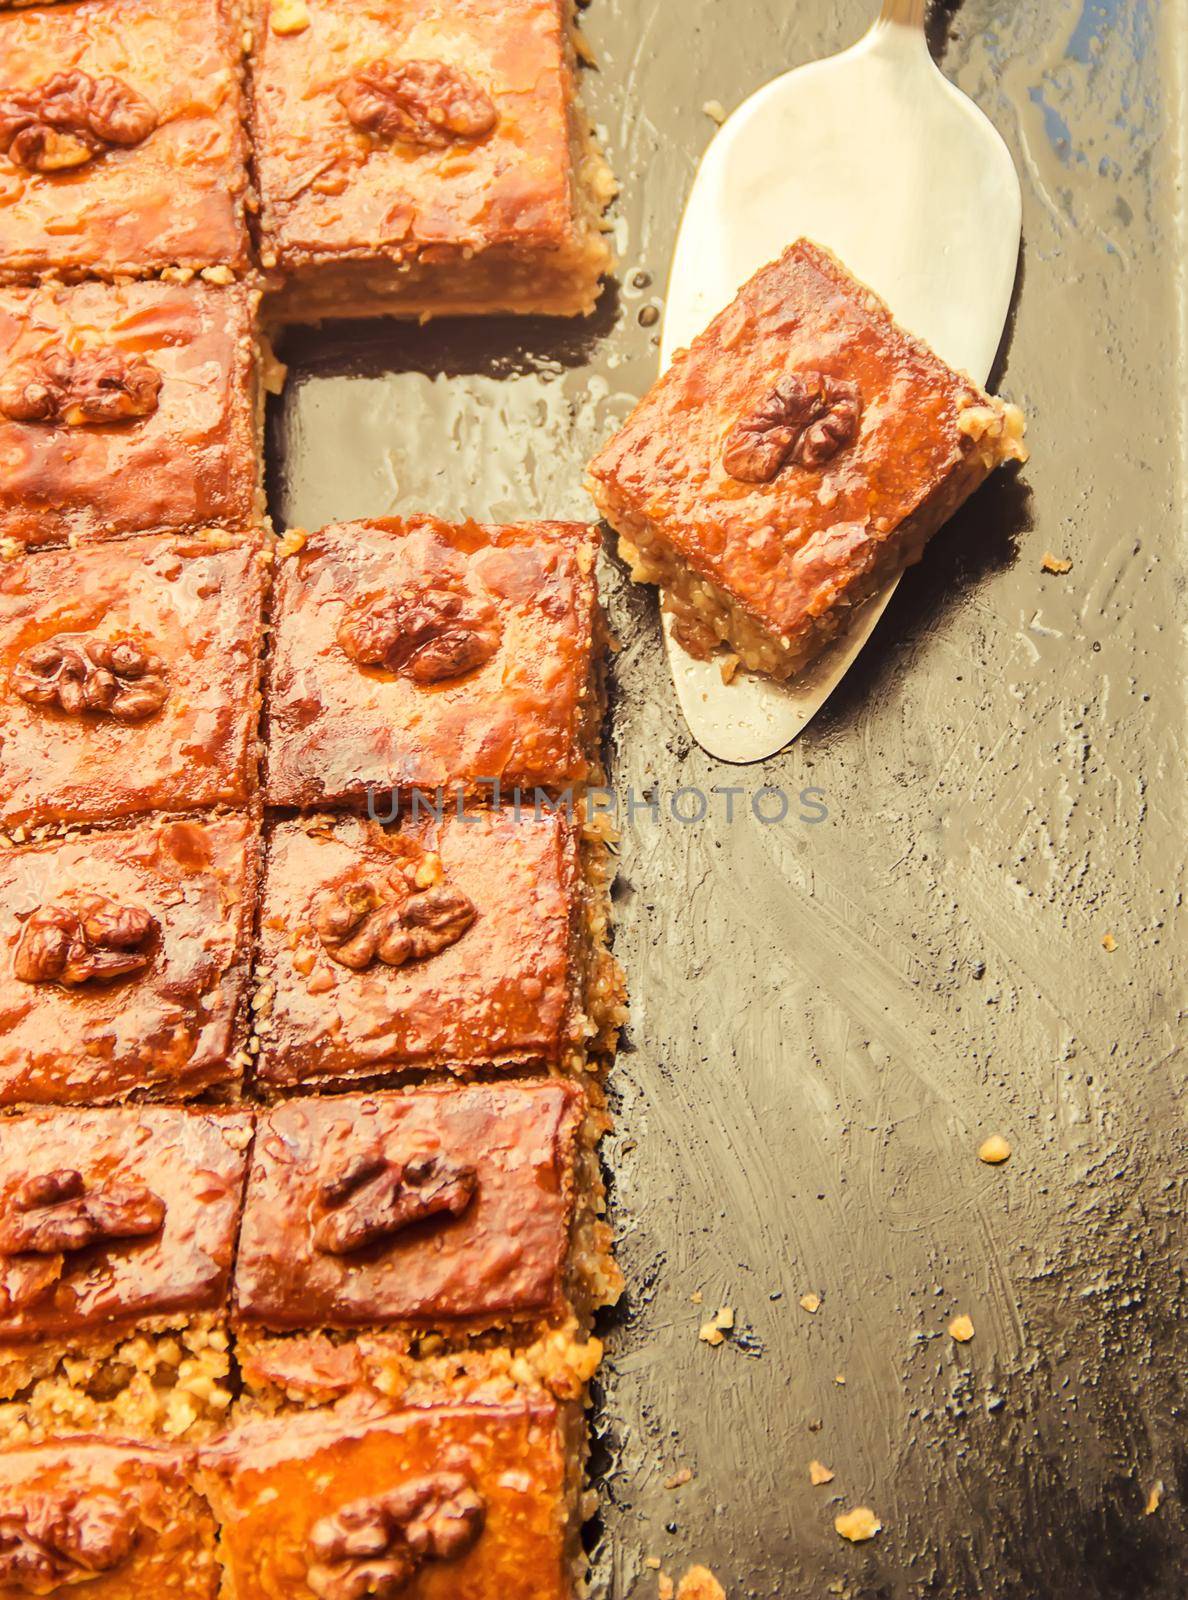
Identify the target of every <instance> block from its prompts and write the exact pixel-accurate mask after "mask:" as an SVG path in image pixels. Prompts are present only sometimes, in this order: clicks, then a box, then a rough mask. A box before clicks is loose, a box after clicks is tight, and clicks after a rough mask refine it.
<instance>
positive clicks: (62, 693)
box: [12, 633, 169, 722]
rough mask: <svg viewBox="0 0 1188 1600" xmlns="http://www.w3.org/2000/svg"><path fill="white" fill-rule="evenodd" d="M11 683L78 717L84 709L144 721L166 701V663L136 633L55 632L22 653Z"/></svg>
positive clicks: (29, 697) (24, 695) (37, 702)
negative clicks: (129, 636)
mask: <svg viewBox="0 0 1188 1600" xmlns="http://www.w3.org/2000/svg"><path fill="white" fill-rule="evenodd" d="M12 687H13V689H14V691H15V692H16V693H17V694H18V695H19V696H20V698H21V699H22V700H25V701H27V702H28V703H29V704H30V705H34V706H54V707H57V708H58V709H59V710H60V711H65V712H66V713H67V715H69V716H72V717H77V716H81V715H83V713H84V712H92V713H94V714H96V715H100V716H108V717H114V718H115V720H116V721H117V722H141V721H143V720H144V718H145V717H151V716H152V715H153V714H154V712H157V711H159V710H160V709H161V707H162V706H163V705H164V704H165V700H166V698H167V696H168V694H169V684H168V673H167V671H166V668H165V663H164V662H163V661H162V660H161V659H160V658H159V657H158V656H154V655H150V654H149V653H148V651H147V650H145V648H144V646H143V645H140V644H138V643H137V642H136V640H135V639H127V638H122V637H119V638H115V639H92V638H87V637H85V636H82V635H77V634H65V633H61V634H56V635H55V636H54V637H53V638H52V639H45V640H43V641H42V642H41V643H40V644H34V645H30V646H29V648H28V649H27V650H23V651H22V652H21V654H20V655H19V656H18V658H17V662H16V665H15V667H14V668H13V672H12Z"/></svg>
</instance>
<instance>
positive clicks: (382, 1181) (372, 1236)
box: [314, 1151, 478, 1256]
mask: <svg viewBox="0 0 1188 1600" xmlns="http://www.w3.org/2000/svg"><path fill="white" fill-rule="evenodd" d="M477 1189H478V1175H477V1174H476V1172H475V1170H474V1168H473V1167H468V1166H463V1165H461V1164H458V1163H455V1162H452V1161H447V1160H446V1159H445V1157H444V1156H434V1155H425V1156H417V1157H414V1158H413V1159H412V1160H411V1161H406V1162H399V1161H389V1160H388V1159H387V1158H386V1157H385V1156H384V1155H383V1154H381V1153H380V1152H378V1151H372V1152H369V1153H367V1154H364V1155H361V1156H359V1157H357V1158H356V1159H355V1160H354V1161H353V1162H352V1163H351V1164H350V1165H349V1166H348V1167H347V1168H346V1170H345V1171H344V1172H342V1173H339V1174H337V1175H336V1176H335V1177H333V1178H331V1179H329V1180H328V1181H327V1182H325V1183H323V1185H322V1187H321V1190H320V1192H319V1194H318V1209H319V1211H320V1213H321V1215H320V1216H319V1218H318V1221H317V1223H316V1225H315V1228H314V1243H315V1244H316V1245H317V1247H318V1249H319V1250H321V1251H323V1252H324V1253H325V1254H327V1255H334V1256H345V1255H350V1254H351V1253H352V1252H354V1251H356V1250H362V1249H364V1248H365V1247H366V1246H367V1245H371V1244H375V1243H377V1242H378V1241H379V1240H381V1239H388V1238H391V1237H392V1235H393V1234H397V1233H402V1232H403V1231H404V1229H406V1228H410V1227H412V1225H413V1224H414V1223H417V1222H426V1221H428V1220H429V1218H431V1217H460V1216H461V1215H462V1213H463V1212H464V1211H465V1210H466V1209H467V1207H468V1206H469V1205H470V1203H471V1201H472V1200H473V1199H474V1196H475V1193H476V1191H477Z"/></svg>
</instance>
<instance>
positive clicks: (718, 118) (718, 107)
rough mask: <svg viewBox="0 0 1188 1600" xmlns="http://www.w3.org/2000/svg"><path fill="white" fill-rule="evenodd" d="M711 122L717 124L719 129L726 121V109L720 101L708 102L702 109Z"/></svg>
mask: <svg viewBox="0 0 1188 1600" xmlns="http://www.w3.org/2000/svg"><path fill="white" fill-rule="evenodd" d="M701 109H702V110H703V111H704V112H705V114H706V116H707V117H708V118H709V119H710V121H711V122H716V123H717V124H718V126H719V128H720V127H721V126H722V124H723V123H724V122H725V121H726V107H725V106H724V105H723V104H722V102H721V101H720V100H707V101H706V102H705V104H704V105H703V106H702V108H701Z"/></svg>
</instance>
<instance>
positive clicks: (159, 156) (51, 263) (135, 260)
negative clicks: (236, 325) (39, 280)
mask: <svg viewBox="0 0 1188 1600" xmlns="http://www.w3.org/2000/svg"><path fill="white" fill-rule="evenodd" d="M234 9H235V8H233V6H232V5H231V4H230V0H82V3H81V4H78V5H47V6H38V7H36V8H34V9H31V10H18V11H14V12H9V13H4V12H0V99H2V98H3V96H4V95H5V94H6V93H11V92H13V91H16V92H17V93H27V92H29V91H33V92H34V93H36V92H37V91H39V90H40V89H41V87H42V86H43V85H44V84H46V83H47V82H48V81H49V80H50V79H52V78H53V77H54V75H55V74H57V73H62V72H67V71H82V72H85V73H86V74H87V75H88V77H89V78H90V79H92V80H93V81H96V82H101V81H102V80H106V79H109V78H116V79H118V80H120V82H121V83H122V84H124V85H127V87H128V88H129V89H131V90H132V91H133V92H134V93H135V94H136V95H137V96H139V97H140V98H141V99H142V100H143V101H146V102H148V104H149V105H150V107H151V108H152V111H153V113H154V115H153V119H152V120H153V124H154V125H153V127H152V130H151V132H149V133H148V135H147V137H145V138H143V139H141V140H139V141H138V142H136V143H133V144H129V145H126V146H122V145H116V146H114V147H112V148H107V149H104V150H102V151H101V153H99V154H97V155H96V156H95V157H94V159H92V160H89V161H87V162H86V163H85V164H84V165H80V166H77V167H73V168H67V169H61V170H50V171H38V170H30V169H29V168H28V167H27V166H24V165H21V164H20V163H19V162H17V161H15V160H14V159H13V158H12V154H11V153H10V154H9V155H7V156H5V155H0V277H3V276H4V275H5V274H9V275H15V274H17V273H27V272H31V271H38V270H42V269H44V268H48V267H58V268H61V269H63V270H65V271H67V272H85V271H98V272H102V273H105V274H106V273H116V272H127V273H130V274H132V275H138V274H141V273H145V272H152V271H154V270H156V269H159V268H161V267H167V266H171V265H175V264H176V265H182V266H194V267H202V266H206V265H211V264H228V265H230V266H232V267H234V268H239V267H243V266H246V265H247V234H246V231H245V228H244V224H243V195H244V191H245V189H246V187H247V168H246V149H247V143H246V137H245V134H244V130H243V126H242V122H241V110H242V105H241V88H240V79H241V68H242V38H241V31H240V29H239V28H238V27H237V26H236V25H235V23H234V21H233V12H234Z"/></svg>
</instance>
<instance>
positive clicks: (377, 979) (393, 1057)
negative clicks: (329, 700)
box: [252, 807, 616, 1090]
mask: <svg viewBox="0 0 1188 1600" xmlns="http://www.w3.org/2000/svg"><path fill="white" fill-rule="evenodd" d="M600 894H601V887H600V885H598V884H596V883H594V882H592V881H591V880H590V878H589V876H588V874H587V873H586V871H585V869H584V860H583V849H582V839H581V831H580V827H579V825H578V823H577V820H576V818H574V819H570V818H569V817H567V816H566V815H565V813H564V812H563V811H549V810H545V809H542V808H539V807H529V808H527V809H523V810H516V809H515V808H512V807H505V808H502V809H499V810H492V809H490V808H481V807H480V808H476V809H475V810H474V811H473V812H467V811H465V810H464V809H462V808H458V809H457V810H453V811H450V812H448V813H447V814H446V815H444V816H443V817H442V819H441V820H440V821H439V820H438V819H437V818H436V817H435V816H431V815H422V816H421V817H419V818H418V817H416V816H415V815H413V816H410V817H409V819H408V820H407V821H406V822H404V823H403V824H402V825H401V826H400V828H398V829H385V828H383V827H381V826H380V825H379V824H378V823H377V822H374V821H369V820H364V819H362V818H353V817H340V818H330V817H312V818H308V819H305V820H303V821H292V822H280V823H278V824H277V825H276V826H275V828H274V829H273V831H272V834H271V837H270V839H269V841H268V846H267V864H266V868H265V881H264V891H263V896H262V910H261V919H260V952H259V960H258V963H257V968H256V978H257V982H258V989H257V991H256V994H255V995H254V996H253V1002H252V1003H253V1008H254V1016H255V1026H256V1033H257V1035H258V1037H259V1040H260V1055H259V1061H258V1074H257V1082H258V1084H259V1086H260V1087H261V1088H262V1089H265V1090H276V1089H291V1088H295V1087H298V1086H300V1085H312V1084H319V1085H327V1086H341V1087H345V1086H348V1085H350V1084H351V1083H353V1082H358V1081H360V1080H369V1079H380V1078H386V1077H392V1076H394V1075H402V1074H407V1073H409V1072H410V1071H417V1072H425V1071H429V1070H445V1071H447V1072H450V1073H462V1074H465V1073H469V1072H473V1071H476V1070H493V1069H503V1070H506V1069H508V1068H516V1067H522V1066H527V1065H532V1066H547V1067H553V1068H560V1067H580V1065H581V1064H582V1057H583V1053H584V1051H585V1049H586V1047H587V1046H588V1045H591V1044H595V1043H597V1042H598V1040H599V1039H600V1037H601V1035H602V1033H603V1031H604V1029H605V1027H606V1026H607V1025H608V1017H607V1012H608V1010H609V1009H610V1008H612V1007H613V1005H614V1002H615V999H616V995H615V993H614V978H613V974H612V973H611V972H610V971H608V962H609V958H608V957H607V955H606V952H605V949H604V948H602V947H595V946H594V945H593V944H592V942H591V940H590V938H589V935H588V928H589V926H590V920H589V917H590V912H589V907H590V903H591V901H592V900H595V899H596V898H597V897H599V896H600Z"/></svg>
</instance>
